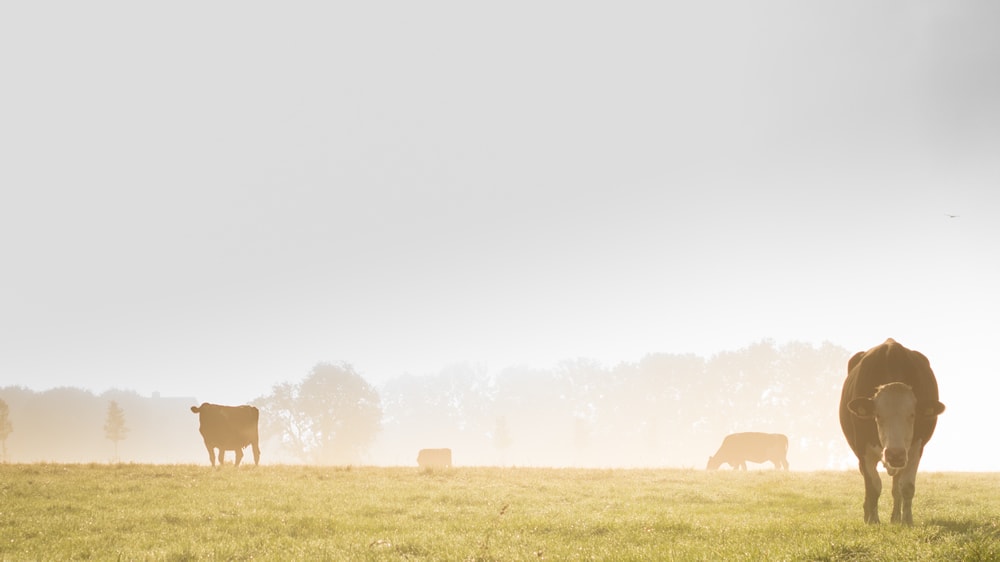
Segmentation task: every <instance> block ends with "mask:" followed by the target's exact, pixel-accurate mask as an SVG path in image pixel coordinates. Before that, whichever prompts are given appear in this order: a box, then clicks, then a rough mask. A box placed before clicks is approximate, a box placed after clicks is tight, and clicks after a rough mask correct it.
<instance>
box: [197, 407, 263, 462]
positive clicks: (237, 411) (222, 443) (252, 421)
mask: <svg viewBox="0 0 1000 562" xmlns="http://www.w3.org/2000/svg"><path fill="white" fill-rule="evenodd" d="M191 411H192V412H194V413H196V414H198V420H199V422H200V427H199V428H198V430H199V431H200V432H201V436H202V437H203V438H204V439H205V448H206V449H208V460H210V461H211V462H212V466H215V450H216V449H218V450H219V465H220V466H221V465H222V464H223V462H224V461H223V458H224V457H225V454H226V451H234V452H235V453H236V466H239V465H240V461H242V460H243V449H244V448H246V446H247V445H252V446H253V463H254V465H259V464H260V447H259V446H258V444H257V443H258V436H257V420H258V418H259V417H260V412H259V411H258V410H257V408H254V407H253V406H219V405H218V404H209V403H207V402H206V403H204V404H202V405H201V406H191Z"/></svg>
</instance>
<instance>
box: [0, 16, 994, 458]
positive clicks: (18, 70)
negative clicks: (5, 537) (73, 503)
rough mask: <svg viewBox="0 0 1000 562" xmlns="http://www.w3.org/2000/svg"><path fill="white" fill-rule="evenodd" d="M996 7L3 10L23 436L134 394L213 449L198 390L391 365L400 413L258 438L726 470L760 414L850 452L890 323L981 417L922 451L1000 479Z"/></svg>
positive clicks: (84, 438)
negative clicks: (982, 435) (854, 417)
mask: <svg viewBox="0 0 1000 562" xmlns="http://www.w3.org/2000/svg"><path fill="white" fill-rule="evenodd" d="M997 29H1000V5H998V4H997V3H996V2H992V1H989V0H959V1H954V0H905V1H904V0H890V1H886V2H879V3H876V4H872V3H870V2H864V1H861V0H847V1H843V2H836V3H822V4H816V3H802V2H797V1H793V0H767V1H765V2H755V3H752V4H748V3H744V2H738V1H730V0H725V1H723V2H714V3H712V4H711V5H708V4H703V3H694V2H666V3H629V4H627V5H621V4H614V5H612V4H606V5H605V4H586V3H579V2H565V1H554V2H544V3H541V4H539V3H536V2H532V3H525V2H518V1H515V2H506V3H503V4H500V5H495V6H488V5H473V4H468V3H463V2H453V1H444V2H434V3H431V4H426V3H421V4H413V3H407V2H399V1H395V0H391V1H389V2H388V3H380V4H377V5H376V4H363V5H349V4H339V3H337V4H329V3H321V2H301V3H296V4H295V5H277V4H274V5H271V4H265V3H261V4H244V5H240V6H235V5H227V4H211V5H205V4H203V3H194V2H188V1H180V2H172V3H170V4H169V5H160V6H154V5H126V4H122V3H120V2H113V1H99V2H95V3H91V2H88V3H85V4H82V3H73V2H68V1H60V0H57V1H55V2H52V3H45V4H40V3H33V2H28V3H4V4H3V5H2V6H0V72H2V73H3V76H4V88H3V91H2V93H0V98H2V103H0V124H2V126H0V256H3V263H2V272H0V342H2V343H0V389H2V391H3V393H4V394H3V397H4V400H5V401H7V402H8V403H9V407H10V419H11V421H12V423H13V431H12V432H11V433H10V434H9V435H8V438H7V439H6V441H5V443H6V446H7V447H6V449H7V450H6V453H5V454H6V457H7V458H9V459H11V460H14V461H15V462H34V461H44V460H52V461H56V460H60V459H62V460H69V461H74V462H76V461H80V462H89V461H91V460H98V461H100V460H107V459H110V458H111V457H112V456H115V453H114V452H113V450H114V448H113V445H114V443H113V442H112V441H111V440H109V439H107V438H106V437H105V435H104V434H103V429H102V427H103V425H104V423H105V421H104V420H105V416H106V413H107V409H108V403H109V401H110V400H111V399H115V400H118V401H119V402H120V403H121V406H122V408H123V410H124V415H125V419H126V422H127V424H128V425H129V426H130V427H131V432H130V433H129V434H128V435H127V436H126V437H125V438H124V439H123V440H121V441H120V442H118V443H117V445H118V446H119V451H118V454H117V456H119V457H120V458H121V459H122V460H123V461H126V462H128V461H135V462H207V458H205V453H204V451H203V450H202V448H201V447H200V442H199V436H198V434H197V419H196V416H194V415H192V414H191V412H190V411H188V409H187V408H189V407H190V406H192V405H194V404H196V403H201V402H213V403H218V404H233V405H235V404H245V403H250V402H254V403H260V406H261V408H262V412H264V415H262V422H268V423H271V424H273V423H274V422H275V420H284V421H287V420H285V418H282V417H281V416H283V415H290V412H295V411H298V410H296V409H295V408H300V409H301V407H303V406H310V407H317V406H315V405H310V404H308V400H310V399H319V398H317V397H325V399H327V400H328V401H329V402H330V403H331V404H332V403H333V402H336V401H337V400H340V401H341V402H340V403H339V406H338V407H339V408H341V409H344V408H346V407H347V406H349V405H351V404H352V401H351V400H349V398H351V397H352V396H356V395H355V394H352V393H353V392H362V391H365V392H367V390H366V389H369V387H370V390H371V391H373V392H375V393H377V395H378V407H379V408H380V412H381V415H380V416H379V417H378V418H377V419H378V426H379V427H378V428H377V430H372V429H373V428H372V427H371V426H372V424H347V425H346V426H344V427H347V428H348V429H347V430H345V431H344V432H340V433H338V432H336V431H313V430H312V429H311V428H310V427H309V420H310V419H312V418H310V417H306V418H304V419H299V420H298V423H297V424H292V425H288V424H285V429H284V431H286V433H284V434H282V433H281V431H282V430H281V429H280V428H276V427H266V428H263V427H262V431H265V430H266V431H267V432H270V433H271V434H272V436H271V437H270V439H271V440H272V441H271V442H268V443H267V444H266V445H265V446H264V451H265V452H264V459H265V460H264V462H307V463H371V464H403V465H406V464H410V463H412V462H413V459H414V457H415V454H416V451H417V450H418V449H419V448H423V447H438V446H450V447H453V448H454V450H455V458H456V463H458V464H489V465H493V464H502V465H514V464H518V465H573V466H577V465H580V466H693V467H699V468H700V467H703V466H704V463H705V459H706V458H707V456H708V455H710V454H711V453H712V452H714V449H715V448H716V447H717V446H718V444H719V442H720V441H721V439H722V437H724V435H725V434H726V433H727V432H730V431H742V430H764V431H780V432H783V433H787V434H788V435H789V436H790V438H791V439H792V446H791V452H790V453H789V456H790V461H791V464H792V468H793V469H807V468H825V467H840V466H842V461H841V459H842V458H843V457H848V458H849V452H847V450H846V445H844V444H843V442H842V437H841V436H839V428H837V424H836V416H835V406H836V399H837V396H838V393H839V389H838V388H839V385H840V382H841V381H842V378H843V376H844V375H845V374H846V368H845V363H846V358H847V357H848V356H849V355H850V354H852V353H854V352H857V351H862V350H865V349H868V348H870V347H872V346H874V345H877V344H879V343H880V342H882V341H884V340H885V339H886V338H889V337H891V338H895V339H896V340H898V341H899V342H901V343H902V344H904V345H906V346H908V347H910V348H912V349H915V350H918V351H921V352H923V353H925V354H926V355H927V356H928V358H929V359H930V362H931V365H932V367H933V368H934V370H935V372H936V373H937V375H938V380H939V384H940V388H941V400H942V401H943V402H944V403H945V404H946V405H947V408H948V409H947V411H946V412H945V414H943V416H942V418H941V420H940V424H939V427H938V432H937V433H936V434H935V437H934V441H933V442H932V443H931V444H930V445H929V446H928V449H927V452H926V454H925V459H924V462H923V464H922V468H925V469H929V470H936V469H938V470H990V471H992V470H998V469H1000V451H998V450H997V449H996V448H989V447H987V448H980V449H979V450H977V451H975V453H974V454H973V453H971V452H970V451H969V447H968V436H969V435H977V434H979V432H981V430H982V423H983V421H982V420H983V419H984V412H991V411H992V409H993V408H994V405H993V402H995V398H994V397H995V396H996V395H997V394H998V392H1000V383H998V381H1000V377H997V376H996V372H995V371H996V368H995V364H996V361H995V357H994V355H995V352H994V350H995V347H996V345H995V342H996V341H998V340H1000V324H998V323H997V322H996V321H995V319H996V318H998V317H1000V299H997V298H996V288H997V287H998V286H1000V260H998V259H996V248H997V242H998V241H1000V190H998V189H997V186H998V185H1000V159H998V158H997V157H996V155H997V154H1000V78H998V76H1000V74H998V73H997V72H996V69H997V68H1000V34H998V33H996V30H997ZM762 342H763V343H762ZM800 348H802V349H810V350H812V351H810V352H805V356H806V357H813V356H822V359H816V358H815V357H813V359H815V365H812V366H805V363H808V362H809V361H813V360H812V359H810V360H809V361H805V362H803V361H804V360H803V359H802V357H799V356H798V355H796V351H795V350H797V349H800ZM759 349H765V350H768V349H769V350H770V352H769V353H771V354H772V357H771V359H770V360H760V359H759V358H756V357H755V356H754V353H755V351H754V350H759ZM822 350H828V351H829V350H834V351H830V352H829V353H827V351H822ZM765 355H766V353H765ZM317 365H330V366H334V367H337V368H343V370H344V372H345V373H346V375H347V376H346V378H345V379H344V381H346V382H349V383H350V385H354V386H350V385H348V386H347V387H345V388H348V387H349V388H351V389H354V390H350V391H349V392H348V391H345V392H343V393H340V391H336V392H333V391H330V392H324V391H319V392H314V391H313V390H310V388H309V385H305V384H304V383H305V381H307V380H309V378H310V376H311V375H312V374H313V373H314V370H315V368H316V366H317ZM761 365H764V366H761ZM342 374H343V373H342ZM314 382H322V381H319V379H315V380H314ZM275 385H279V386H280V385H286V386H280V388H279V390H281V391H282V392H284V393H285V394H283V395H280V396H279V395H278V394H276V393H275V389H276V386H275ZM303 386H304V387H303ZM334 388H338V387H336V385H334ZM358 389H361V390H358ZM300 391H302V394H301V395H300V394H299V392H300ZM331 392H332V393H331ZM344 397H346V398H344ZM279 398H280V399H279ZM366 400H367V399H366ZM353 403H354V404H355V405H356V404H358V403H359V402H358V401H356V400H355V401H354V402H353ZM331 404H325V405H323V407H324V408H327V410H328V411H330V412H333V411H334V410H333V407H332V406H331ZM369 405H370V404H369ZM290 408H291V409H290ZM371 411H373V410H372V409H371V408H369V410H368V413H367V414H365V415H371ZM336 415H341V414H336ZM359 415H360V414H359ZM322 419H326V418H322ZM332 419H340V420H341V422H342V421H343V419H341V418H336V417H334V418H332ZM365 419H369V418H365ZM338 423H339V422H338ZM279 425H280V424H279ZM338 427H341V426H338ZM350 428H358V429H357V430H356V431H354V430H351V429H350ZM369 430H371V431H369ZM352 431H353V432H352ZM154 435H155V437H153V436H154ZM321 435H325V436H326V437H318V436H321ZM333 435H339V437H338V439H340V438H343V439H346V441H344V442H341V441H337V442H336V443H333V442H332V441H330V440H331V439H333V437H332V436H333ZM279 436H280V437H279ZM505 436H506V437H505ZM43 437H44V438H43ZM53 440H54V441H53ZM274 440H279V441H280V442H278V441H274ZM281 440H283V441H281ZM292 445H294V446H292ZM290 447H291V448H292V450H293V451H294V452H289V450H288V449H289V448H290Z"/></svg>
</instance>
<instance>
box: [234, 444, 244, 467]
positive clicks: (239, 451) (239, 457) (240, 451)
mask: <svg viewBox="0 0 1000 562" xmlns="http://www.w3.org/2000/svg"><path fill="white" fill-rule="evenodd" d="M235 452H236V465H235V466H239V465H240V461H242V460H243V449H241V448H239V447H237V448H236V451H235Z"/></svg>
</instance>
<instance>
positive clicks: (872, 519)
mask: <svg viewBox="0 0 1000 562" xmlns="http://www.w3.org/2000/svg"><path fill="white" fill-rule="evenodd" d="M881 456H882V450H881V449H880V448H877V447H869V448H868V449H867V451H866V452H865V456H864V458H862V459H861V460H859V461H858V468H860V469H861V476H863V477H864V479H865V523H872V524H874V523H878V522H879V520H878V498H879V496H881V495H882V477H881V476H879V475H878V461H879V458H880V457H881Z"/></svg>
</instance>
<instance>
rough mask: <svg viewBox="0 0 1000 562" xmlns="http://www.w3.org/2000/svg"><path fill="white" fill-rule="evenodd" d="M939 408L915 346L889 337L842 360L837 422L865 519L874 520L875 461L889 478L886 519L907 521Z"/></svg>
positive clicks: (877, 493) (933, 385)
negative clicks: (859, 479)
mask: <svg viewBox="0 0 1000 562" xmlns="http://www.w3.org/2000/svg"><path fill="white" fill-rule="evenodd" d="M942 412H944V404H942V403H941V402H939V401H938V386H937V379H935V378H934V372H933V371H931V365H930V362H929V361H928V360H927V358H926V357H924V355H923V354H922V353H920V352H919V351H914V350H911V349H907V348H905V347H903V346H902V345H901V344H899V343H897V342H896V341H895V340H893V339H892V338H889V339H887V340H886V341H885V343H882V344H879V345H877V346H875V347H873V348H871V349H869V350H868V351H859V352H857V353H855V354H854V356H853V357H851V358H850V360H849V361H848V362H847V379H846V380H845V381H844V390H843V392H842V393H841V395H840V427H841V429H843V431H844V437H846V438H847V443H848V444H849V445H850V446H851V449H852V450H853V451H854V454H855V455H856V456H857V457H858V468H859V469H860V470H861V475H862V476H863V477H864V479H865V522H866V523H871V524H874V523H878V522H879V518H878V498H879V496H880V495H882V477H881V476H879V473H878V463H879V462H881V463H882V466H883V467H885V470H886V472H887V473H888V474H889V476H891V477H892V519H891V521H892V522H893V523H902V524H904V525H913V494H914V492H915V491H916V480H917V467H918V466H919V464H920V457H921V455H923V452H924V446H925V445H927V442H928V441H930V439H931V436H932V435H934V427H935V426H936V425H937V417H938V416H939V415H940V414H941V413H942Z"/></svg>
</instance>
